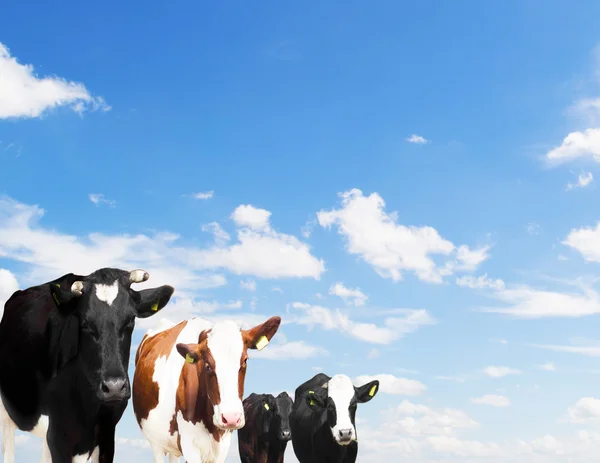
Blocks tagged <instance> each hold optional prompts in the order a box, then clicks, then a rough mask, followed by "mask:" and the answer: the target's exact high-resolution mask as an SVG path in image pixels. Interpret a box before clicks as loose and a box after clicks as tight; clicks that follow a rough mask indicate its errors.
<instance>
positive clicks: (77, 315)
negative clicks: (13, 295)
mask: <svg viewBox="0 0 600 463" xmlns="http://www.w3.org/2000/svg"><path fill="white" fill-rule="evenodd" d="M148 278H149V275H148V273H147V272H145V271H143V270H134V271H132V272H127V271H124V270H119V269H101V270H97V271H96V272H94V273H92V274H91V275H88V276H87V277H84V278H83V279H81V280H77V281H75V282H74V283H72V284H71V286H70V287H69V288H65V287H63V285H60V283H59V285H60V286H58V285H57V286H56V287H54V288H52V292H53V296H54V299H55V301H56V303H57V304H58V306H59V309H63V312H64V309H65V307H68V313H69V316H70V318H68V320H70V323H78V327H76V328H77V329H76V330H74V331H67V332H68V333H70V334H72V333H76V336H78V344H77V359H78V361H79V364H80V365H81V368H82V369H83V372H84V375H85V377H86V378H87V380H88V381H89V384H90V386H91V388H92V389H93V390H94V391H95V392H96V395H97V397H98V399H99V401H100V402H102V403H105V404H116V403H122V402H124V401H127V400H128V399H129V397H130V396H131V388H130V384H129V376H128V374H127V370H128V368H127V367H128V364H129V351H130V347H131V334H132V331H133V328H134V324H135V318H136V317H140V318H146V317H149V316H152V315H154V314H156V313H158V311H159V310H160V309H162V308H163V307H164V306H165V305H166V304H167V303H168V302H169V299H170V298H171V295H172V294H173V291H174V289H173V288H172V287H171V286H161V287H158V288H152V289H145V290H142V291H136V290H134V289H133V288H131V284H132V283H141V282H143V281H146V280H147V279H148ZM73 320H76V322H74V321H73Z"/></svg>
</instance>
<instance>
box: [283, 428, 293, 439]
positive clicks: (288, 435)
mask: <svg viewBox="0 0 600 463" xmlns="http://www.w3.org/2000/svg"><path fill="white" fill-rule="evenodd" d="M281 438H282V440H290V439H291V438H292V433H291V432H290V430H289V429H288V430H285V431H281Z"/></svg>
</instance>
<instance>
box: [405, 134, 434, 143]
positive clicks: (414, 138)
mask: <svg viewBox="0 0 600 463" xmlns="http://www.w3.org/2000/svg"><path fill="white" fill-rule="evenodd" d="M405 140H406V141H407V142H409V143H414V144H417V145H424V144H426V143H429V140H427V139H426V138H424V137H422V136H421V135H417V134H416V133H413V134H412V135H411V136H410V137H407V138H405Z"/></svg>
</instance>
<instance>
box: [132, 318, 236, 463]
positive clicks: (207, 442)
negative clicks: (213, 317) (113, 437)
mask: <svg viewBox="0 0 600 463" xmlns="http://www.w3.org/2000/svg"><path fill="white" fill-rule="evenodd" d="M209 328H212V331H211V333H210V334H209V336H208V346H209V348H210V349H211V352H212V355H213V358H214V359H215V363H216V374H217V381H218V384H219V390H220V396H221V405H220V406H216V407H215V410H214V412H215V419H214V420H215V421H217V419H218V420H219V424H220V417H221V411H225V413H229V412H231V411H237V410H240V411H241V413H242V422H243V407H242V402H241V400H240V399H239V393H238V389H237V384H238V377H237V372H238V371H239V367H240V364H239V362H240V357H241V355H242V347H243V345H242V337H241V333H240V328H239V327H238V326H237V325H235V324H234V323H232V322H220V323H217V324H215V325H214V326H212V324H211V323H210V322H209V321H207V320H203V319H201V318H192V319H190V320H188V322H187V324H186V326H185V327H184V328H183V329H182V330H181V332H180V333H179V336H178V337H177V340H176V341H175V343H174V344H173V348H172V349H171V352H170V353H169V354H168V355H167V356H162V357H159V358H158V359H157V361H156V364H155V365H154V375H153V377H152V380H153V381H154V382H156V383H158V387H159V392H158V405H157V407H156V408H155V409H153V410H151V411H150V413H149V414H148V418H147V419H144V420H142V421H141V423H140V427H141V430H142V433H143V434H144V436H145V437H146V439H147V440H148V441H149V442H150V446H151V447H152V451H153V453H154V459H155V462H156V463H162V462H163V459H164V454H165V453H167V454H169V458H170V459H172V460H170V461H173V462H174V461H176V460H174V458H179V457H181V456H182V455H183V457H184V458H185V460H186V461H189V462H200V461H202V462H205V463H222V462H224V461H225V458H226V457H227V453H228V451H229V446H230V443H231V434H232V431H225V434H224V435H223V436H222V437H221V440H220V441H219V442H216V441H215V440H214V439H213V438H212V436H211V434H210V433H209V432H208V431H207V429H206V427H205V426H204V425H203V424H202V423H197V424H195V425H194V424H192V423H190V422H188V421H186V420H185V419H184V418H183V416H182V415H181V413H178V414H177V417H176V419H177V425H178V428H179V431H178V432H175V433H174V434H173V435H171V434H170V432H169V427H170V422H171V419H172V418H173V416H174V415H175V399H176V392H177V388H178V386H179V378H180V375H181V369H182V368H183V366H184V363H185V360H184V358H183V357H182V356H181V355H180V354H179V352H178V351H177V348H176V345H177V344H179V343H185V344H194V343H197V342H198V336H200V333H201V332H202V331H204V330H206V329H209ZM161 331H162V330H161ZM159 332H160V331H159ZM147 334H149V336H150V332H148V333H147ZM156 334H157V332H156V331H155V332H152V336H154V335H156ZM236 355H237V357H236V360H235V364H234V363H233V358H234V356H236ZM234 369H235V374H234V372H233V371H232V370H234ZM242 424H243V423H242ZM178 437H180V442H181V448H182V451H183V454H182V452H180V451H179V448H178V446H177V438H178Z"/></svg>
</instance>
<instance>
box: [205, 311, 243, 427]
mask: <svg viewBox="0 0 600 463" xmlns="http://www.w3.org/2000/svg"><path fill="white" fill-rule="evenodd" d="M207 341H208V343H207V346H208V350H209V352H210V354H211V356H212V358H213V359H214V365H215V375H216V378H217V385H218V388H219V396H220V398H221V400H220V403H219V404H217V405H213V409H214V413H213V423H214V425H215V426H217V427H218V428H221V429H239V428H241V427H242V426H244V424H245V417H244V406H243V404H242V400H241V399H240V395H241V394H240V389H239V387H240V362H242V355H243V354H244V350H245V349H244V342H243V339H242V333H241V331H240V328H239V326H237V325H236V324H235V323H233V322H231V321H224V322H218V323H216V324H215V325H214V326H213V328H212V330H211V331H210V333H209V334H208V337H207ZM241 380H242V381H243V378H242V379H241Z"/></svg>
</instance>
